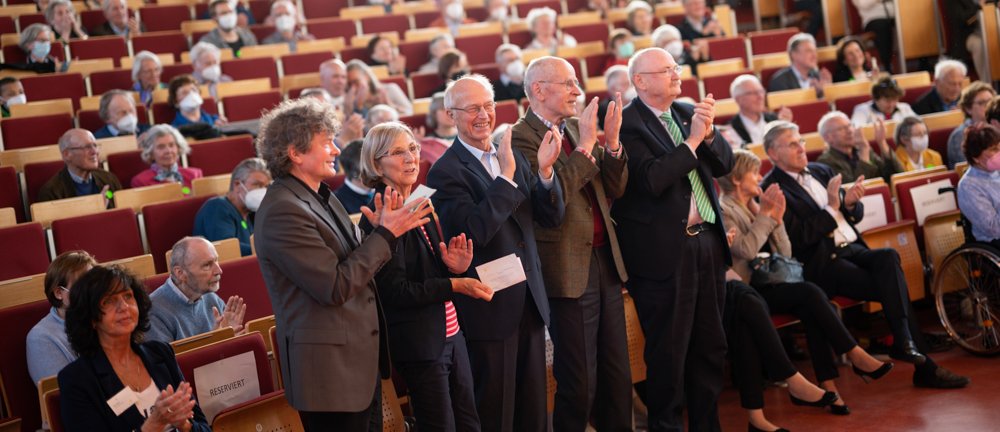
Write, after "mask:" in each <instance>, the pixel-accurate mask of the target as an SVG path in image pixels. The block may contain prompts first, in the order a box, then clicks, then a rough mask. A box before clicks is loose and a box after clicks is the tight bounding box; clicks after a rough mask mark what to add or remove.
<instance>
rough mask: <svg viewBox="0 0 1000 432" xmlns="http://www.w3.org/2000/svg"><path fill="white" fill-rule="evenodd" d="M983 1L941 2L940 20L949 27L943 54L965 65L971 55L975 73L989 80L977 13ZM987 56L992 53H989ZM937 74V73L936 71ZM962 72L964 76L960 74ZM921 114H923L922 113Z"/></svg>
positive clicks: (954, 0)
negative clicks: (941, 18)
mask: <svg viewBox="0 0 1000 432" xmlns="http://www.w3.org/2000/svg"><path fill="white" fill-rule="evenodd" d="M983 3H985V1H984V0H951V1H946V2H942V3H941V11H940V12H941V13H942V15H943V18H944V20H942V21H943V22H942V23H941V25H942V26H947V27H945V28H948V29H950V31H951V33H950V34H949V35H948V38H947V39H948V47H947V51H945V52H946V53H949V55H951V56H953V57H955V58H959V59H962V60H963V61H964V62H965V64H968V61H969V59H970V57H971V60H972V63H973V65H975V68H976V74H977V75H979V79H980V80H983V81H990V80H989V79H988V78H987V77H988V76H989V70H990V65H989V62H988V61H987V60H988V57H987V55H986V54H987V50H988V49H987V47H986V46H984V45H985V43H986V39H985V38H984V37H983V31H982V24H981V23H980V22H979V12H980V11H981V10H982V4H983ZM990 55H995V54H994V53H990ZM935 75H936V74H935ZM962 75H965V73H963V74H962ZM921 114H923V113H921Z"/></svg>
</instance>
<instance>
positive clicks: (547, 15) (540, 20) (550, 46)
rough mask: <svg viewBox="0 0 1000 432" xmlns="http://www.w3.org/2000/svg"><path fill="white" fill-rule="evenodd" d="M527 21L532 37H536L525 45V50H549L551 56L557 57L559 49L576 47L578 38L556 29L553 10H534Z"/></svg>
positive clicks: (545, 8) (544, 8) (529, 13)
mask: <svg viewBox="0 0 1000 432" xmlns="http://www.w3.org/2000/svg"><path fill="white" fill-rule="evenodd" d="M525 20H526V21H528V28H529V29H531V35H532V36H534V39H532V40H531V42H530V43H528V45H525V47H524V49H526V50H536V49H546V50H549V53H550V54H552V55H555V54H556V50H557V49H558V48H559V47H575V46H576V38H574V37H573V36H572V35H568V34H566V33H563V32H561V31H558V29H557V28H556V11H554V10H552V8H547V7H543V8H535V9H532V10H531V11H530V12H528V16H527V17H526V18H525Z"/></svg>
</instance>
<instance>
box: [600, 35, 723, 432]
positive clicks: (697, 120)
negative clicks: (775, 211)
mask: <svg viewBox="0 0 1000 432" xmlns="http://www.w3.org/2000/svg"><path fill="white" fill-rule="evenodd" d="M628 68H629V72H628V73H629V78H630V79H631V81H632V84H633V85H634V86H635V89H636V93H637V95H638V97H637V98H635V99H633V100H632V103H631V104H629V105H628V106H627V107H625V109H624V110H623V111H622V125H621V133H620V136H621V142H622V145H623V146H625V152H626V153H627V154H628V155H629V159H628V170H629V182H628V186H627V187H626V189H625V195H624V196H623V197H622V198H620V199H619V200H617V201H615V203H614V207H613V208H612V216H613V217H614V219H615V221H616V222H617V229H618V233H619V237H618V238H619V242H620V244H621V250H622V256H623V258H624V260H625V267H626V269H627V270H628V274H629V281H628V283H627V284H626V287H627V288H628V290H629V293H630V294H631V295H632V298H633V299H634V300H635V306H636V311H637V312H638V315H639V321H640V324H641V325H642V330H643V332H644V333H645V336H646V350H645V353H644V357H645V360H646V366H647V368H648V372H647V376H646V391H645V395H646V397H645V402H646V405H647V408H648V412H649V430H650V431H680V430H682V429H683V426H684V422H683V419H682V417H681V413H682V409H683V407H684V406H687V409H688V425H689V426H688V428H689V430H692V431H718V430H720V426H719V415H718V409H717V404H716V402H717V399H718V396H719V392H721V391H722V380H723V370H722V369H723V363H724V357H725V353H726V338H725V334H724V332H723V329H722V308H723V304H724V303H725V277H724V274H725V270H726V267H728V266H729V265H730V264H731V261H732V259H731V257H730V254H729V246H728V245H727V243H726V236H725V228H723V226H722V217H721V213H720V210H719V200H718V196H717V194H716V192H715V188H714V186H713V178H714V177H721V176H723V175H726V174H727V173H729V170H730V169H731V168H732V150H731V149H730V147H729V144H727V143H726V141H725V139H723V138H722V135H721V134H718V133H716V132H715V128H714V127H713V126H712V122H713V121H714V118H715V114H714V109H715V108H714V105H715V100H714V99H712V95H707V96H706V97H705V98H704V99H702V101H701V102H699V103H697V104H695V105H691V104H687V103H683V102H677V101H676V99H677V98H678V97H679V96H680V94H681V77H680V73H681V68H680V66H678V65H677V62H676V61H674V58H673V57H671V55H670V54H669V53H667V52H666V51H665V50H663V49H660V48H648V49H645V50H642V51H640V52H638V53H637V54H636V55H635V56H634V57H632V59H631V60H630V61H629V65H628Z"/></svg>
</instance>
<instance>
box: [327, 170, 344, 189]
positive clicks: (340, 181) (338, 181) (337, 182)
mask: <svg viewBox="0 0 1000 432" xmlns="http://www.w3.org/2000/svg"><path fill="white" fill-rule="evenodd" d="M346 178H347V176H345V175H344V174H337V175H335V176H333V177H328V178H325V179H323V183H326V185H327V186H328V187H330V190H331V191H335V190H337V189H340V187H341V186H343V185H344V180H345V179H346Z"/></svg>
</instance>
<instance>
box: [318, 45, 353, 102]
mask: <svg viewBox="0 0 1000 432" xmlns="http://www.w3.org/2000/svg"><path fill="white" fill-rule="evenodd" d="M319 82H320V85H321V86H322V87H323V89H324V90H326V91H327V92H328V93H330V97H331V98H332V100H331V103H332V104H333V107H334V108H335V109H337V110H338V111H341V112H343V113H350V112H351V111H350V110H349V109H346V108H345V107H344V93H345V92H346V91H347V65H345V64H344V62H342V61H340V59H336V58H335V59H330V60H327V61H325V62H323V63H321V64H320V65H319Z"/></svg>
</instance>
